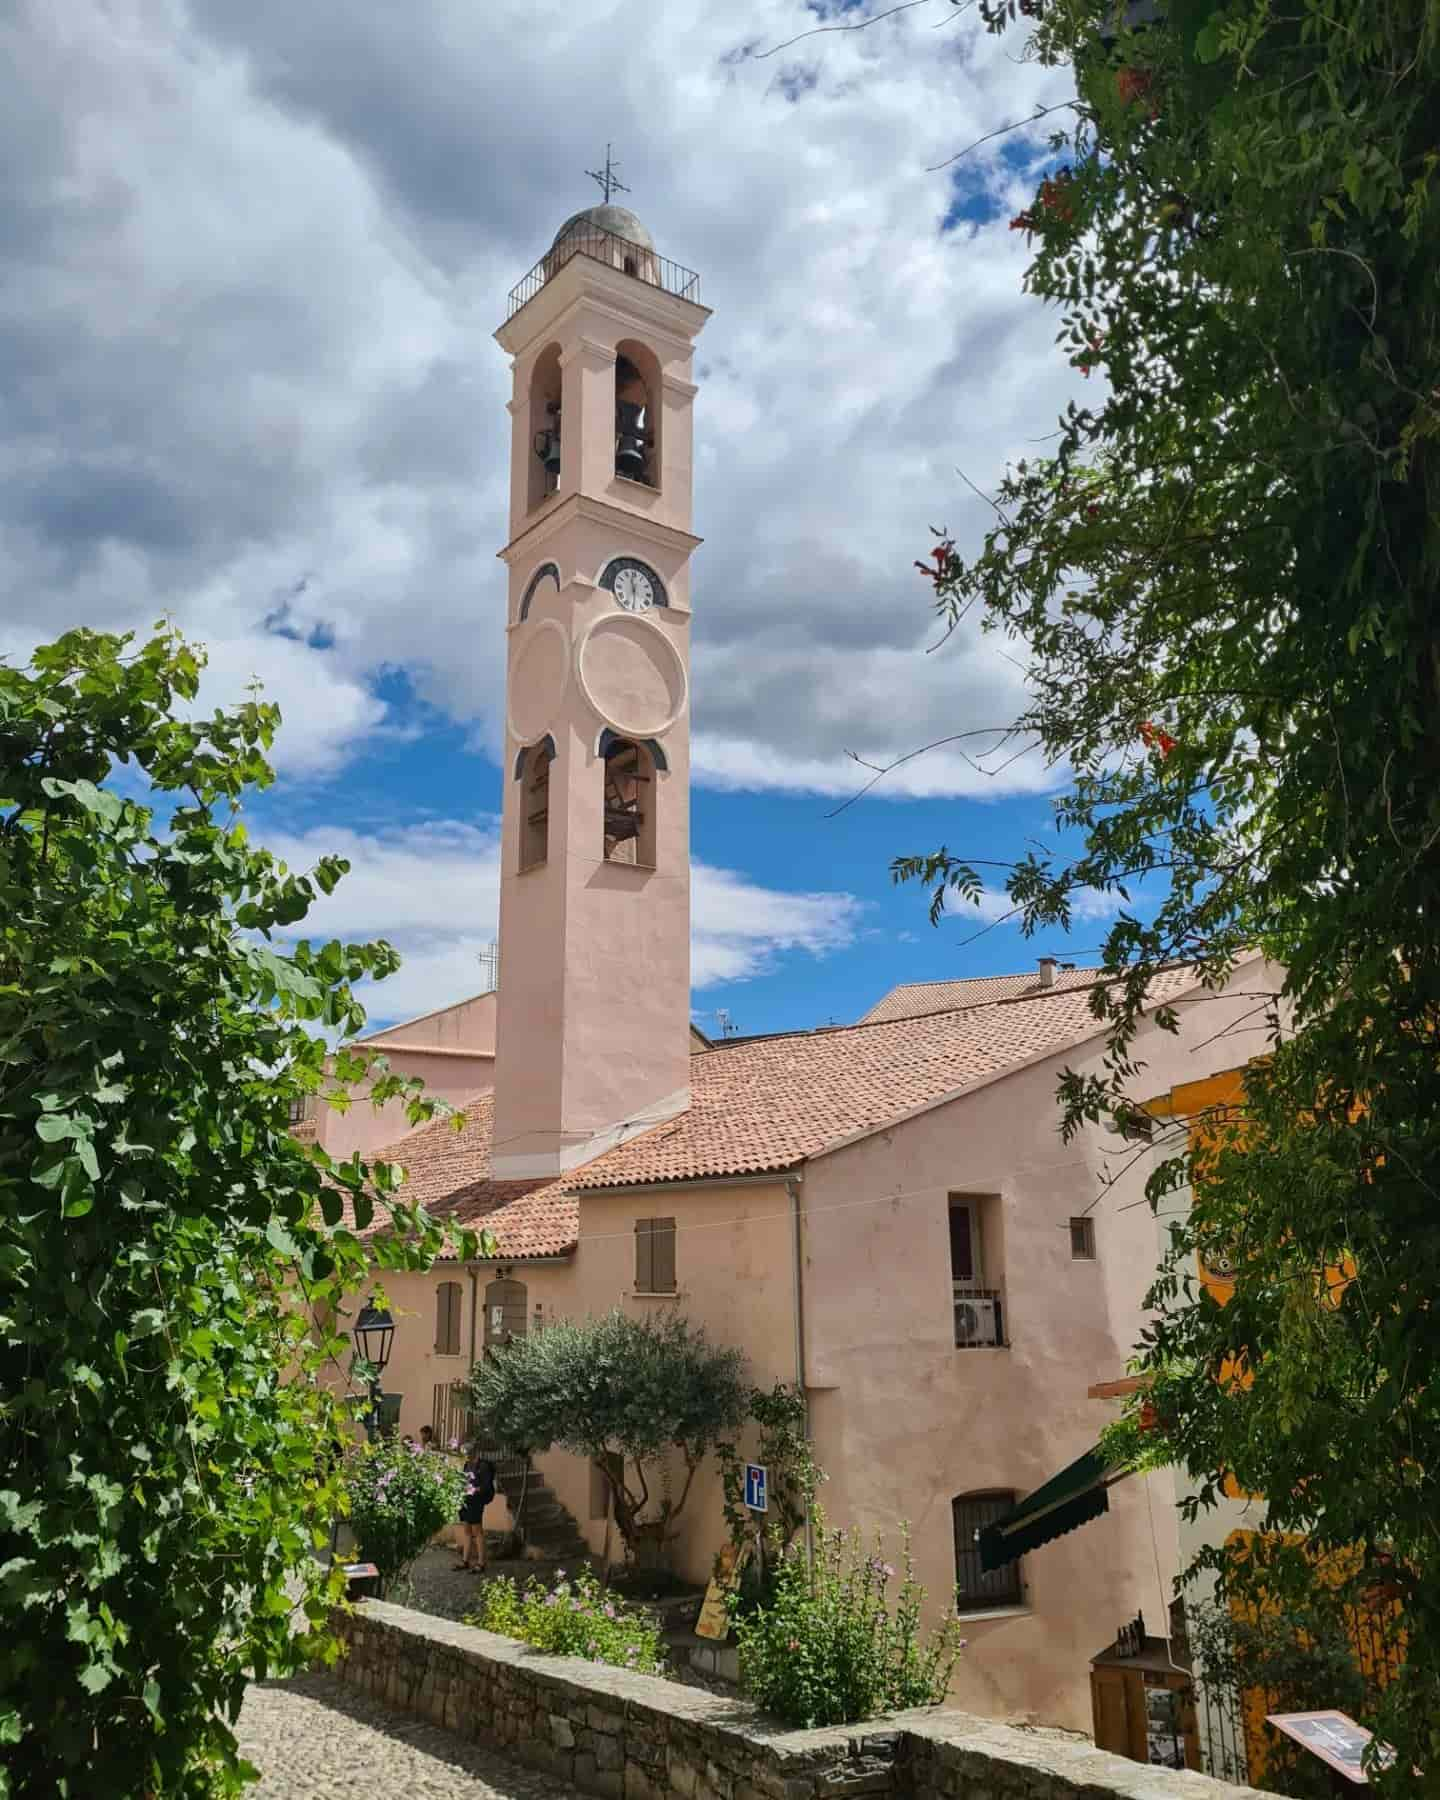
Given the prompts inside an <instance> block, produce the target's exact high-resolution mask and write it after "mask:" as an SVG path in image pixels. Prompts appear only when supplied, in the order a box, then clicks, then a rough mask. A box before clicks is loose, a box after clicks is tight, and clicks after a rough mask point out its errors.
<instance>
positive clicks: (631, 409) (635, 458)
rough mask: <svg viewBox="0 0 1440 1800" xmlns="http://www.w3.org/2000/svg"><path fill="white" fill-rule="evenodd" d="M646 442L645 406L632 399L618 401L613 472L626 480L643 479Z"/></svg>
mask: <svg viewBox="0 0 1440 1800" xmlns="http://www.w3.org/2000/svg"><path fill="white" fill-rule="evenodd" d="M648 443H649V433H648V432H647V431H646V430H645V408H644V407H643V406H640V405H638V404H637V403H636V402H634V401H630V400H621V401H619V402H618V403H617V404H616V407H615V473H616V474H617V475H623V476H624V477H625V479H626V480H627V481H644V480H645V464H646V461H647V457H648V449H647V446H648Z"/></svg>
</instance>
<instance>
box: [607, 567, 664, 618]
mask: <svg viewBox="0 0 1440 1800" xmlns="http://www.w3.org/2000/svg"><path fill="white" fill-rule="evenodd" d="M611 591H612V592H613V593H614V595H615V601H616V604H617V605H619V606H623V607H624V608H625V610H626V612H648V611H649V610H650V608H651V607H652V606H653V605H654V604H655V583H654V582H653V581H652V580H651V579H650V577H649V576H648V575H647V574H646V573H645V571H644V570H643V569H642V568H640V567H639V565H638V564H636V563H626V564H625V565H624V567H623V568H621V569H618V570H617V571H616V574H615V582H614V586H613V588H612V590H611Z"/></svg>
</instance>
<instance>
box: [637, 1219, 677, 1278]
mask: <svg viewBox="0 0 1440 1800" xmlns="http://www.w3.org/2000/svg"><path fill="white" fill-rule="evenodd" d="M635 1292H636V1293H637V1294H673V1293H674V1292H675V1221H674V1220H673V1219H637V1220H636V1221H635Z"/></svg>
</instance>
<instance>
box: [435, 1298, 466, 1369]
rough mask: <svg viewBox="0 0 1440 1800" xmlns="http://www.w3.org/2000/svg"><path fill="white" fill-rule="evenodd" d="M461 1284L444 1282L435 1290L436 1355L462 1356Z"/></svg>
mask: <svg viewBox="0 0 1440 1800" xmlns="http://www.w3.org/2000/svg"><path fill="white" fill-rule="evenodd" d="M460 1292H461V1290H460V1283H459V1282H458V1281H442V1282H441V1283H440V1286H439V1287H438V1288H437V1289H436V1290H435V1354H436V1355H437V1356H458V1355H459V1354H460Z"/></svg>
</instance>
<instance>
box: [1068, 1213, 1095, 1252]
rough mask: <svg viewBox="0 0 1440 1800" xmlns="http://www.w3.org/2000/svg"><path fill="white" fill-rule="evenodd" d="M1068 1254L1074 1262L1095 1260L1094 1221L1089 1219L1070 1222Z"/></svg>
mask: <svg viewBox="0 0 1440 1800" xmlns="http://www.w3.org/2000/svg"><path fill="white" fill-rule="evenodd" d="M1070 1254H1071V1256H1073V1257H1074V1258H1075V1260H1076V1262H1094V1260H1095V1221H1094V1220H1093V1219H1091V1218H1080V1219H1072V1220H1071V1221H1070Z"/></svg>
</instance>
